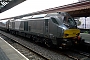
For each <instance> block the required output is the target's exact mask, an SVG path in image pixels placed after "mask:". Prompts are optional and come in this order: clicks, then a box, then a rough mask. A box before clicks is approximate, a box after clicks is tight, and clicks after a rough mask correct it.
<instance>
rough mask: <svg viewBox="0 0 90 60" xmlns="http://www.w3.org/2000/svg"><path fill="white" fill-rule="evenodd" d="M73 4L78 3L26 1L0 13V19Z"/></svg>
mask: <svg viewBox="0 0 90 60" xmlns="http://www.w3.org/2000/svg"><path fill="white" fill-rule="evenodd" d="M75 2H78V0H26V1H25V2H23V3H20V4H19V5H17V6H15V7H13V8H11V9H9V10H7V11H5V12H3V13H1V14H0V19H3V18H8V17H13V16H18V15H23V14H28V13H32V12H37V11H41V10H45V9H48V8H54V7H58V6H63V5H67V4H71V3H75Z"/></svg>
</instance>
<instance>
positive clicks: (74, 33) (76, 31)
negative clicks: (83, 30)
mask: <svg viewBox="0 0 90 60" xmlns="http://www.w3.org/2000/svg"><path fill="white" fill-rule="evenodd" d="M79 34H80V30H79V29H68V30H65V31H64V36H63V38H71V37H76V36H78V35H79Z"/></svg>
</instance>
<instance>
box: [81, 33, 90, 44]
mask: <svg viewBox="0 0 90 60" xmlns="http://www.w3.org/2000/svg"><path fill="white" fill-rule="evenodd" d="M80 36H81V37H82V38H83V39H85V42H87V43H90V34H87V33H80Z"/></svg>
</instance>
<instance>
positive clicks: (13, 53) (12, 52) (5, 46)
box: [0, 37, 29, 60]
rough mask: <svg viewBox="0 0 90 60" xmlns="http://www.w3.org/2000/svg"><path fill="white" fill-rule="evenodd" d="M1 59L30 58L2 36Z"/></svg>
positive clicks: (0, 43)
mask: <svg viewBox="0 0 90 60" xmlns="http://www.w3.org/2000/svg"><path fill="white" fill-rule="evenodd" d="M0 60H29V59H28V58H26V57H25V56H24V55H23V54H21V53H20V52H19V51H18V50H16V49H15V48H14V47H12V46H11V45H10V44H9V43H7V42H6V41H5V40H4V39H3V38H1V37H0Z"/></svg>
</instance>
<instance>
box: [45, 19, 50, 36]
mask: <svg viewBox="0 0 90 60" xmlns="http://www.w3.org/2000/svg"><path fill="white" fill-rule="evenodd" d="M48 33H49V27H48V19H45V35H48Z"/></svg>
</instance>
